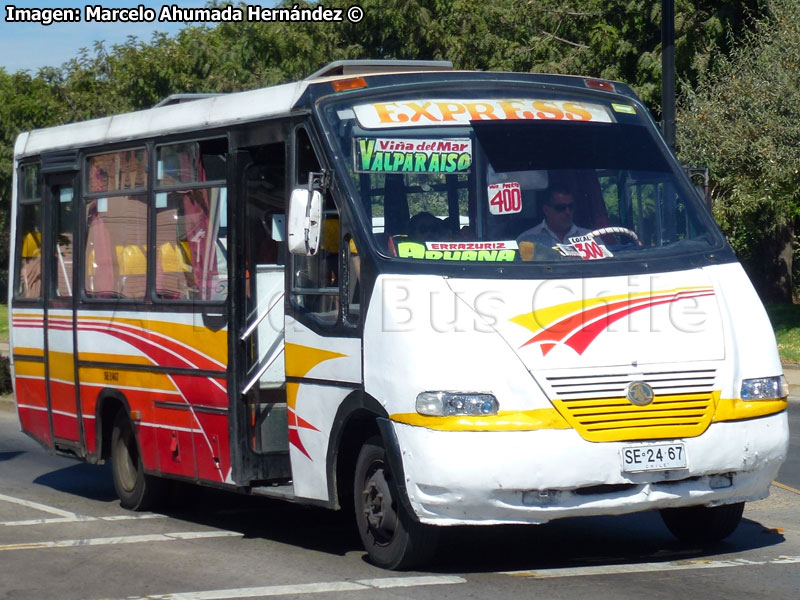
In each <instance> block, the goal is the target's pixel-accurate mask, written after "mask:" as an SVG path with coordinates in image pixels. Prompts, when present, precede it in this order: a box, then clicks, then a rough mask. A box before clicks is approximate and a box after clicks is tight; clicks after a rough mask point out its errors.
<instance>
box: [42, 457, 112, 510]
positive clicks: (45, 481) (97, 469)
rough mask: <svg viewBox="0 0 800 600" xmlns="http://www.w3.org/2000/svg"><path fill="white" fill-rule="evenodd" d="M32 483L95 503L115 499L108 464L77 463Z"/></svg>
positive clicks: (47, 474)
mask: <svg viewBox="0 0 800 600" xmlns="http://www.w3.org/2000/svg"><path fill="white" fill-rule="evenodd" d="M33 483H35V484H37V485H44V486H47V487H49V488H52V489H54V490H57V491H59V492H64V493H66V494H73V495H75V496H81V497H83V498H87V499H89V500H95V501H97V502H111V501H114V500H116V499H117V493H116V492H115V491H114V483H113V480H112V479H111V465H110V464H106V465H89V464H86V463H79V464H75V465H72V466H69V467H65V468H63V469H58V470H56V471H50V472H49V473H45V474H44V475H40V476H39V477H37V478H36V479H34V480H33Z"/></svg>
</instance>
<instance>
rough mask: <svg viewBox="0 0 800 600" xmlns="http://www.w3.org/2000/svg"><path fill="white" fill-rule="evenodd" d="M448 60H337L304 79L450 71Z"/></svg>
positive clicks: (451, 68)
mask: <svg viewBox="0 0 800 600" xmlns="http://www.w3.org/2000/svg"><path fill="white" fill-rule="evenodd" d="M452 70H453V63H451V62H450V61H449V60H377V59H370V60H337V61H334V62H332V63H330V64H328V65H326V66H324V67H322V68H321V69H320V70H319V71H315V72H314V73H312V74H311V75H309V76H308V77H306V78H305V80H304V81H311V80H312V79H322V78H323V77H336V76H337V75H370V74H373V73H413V72H415V71H452Z"/></svg>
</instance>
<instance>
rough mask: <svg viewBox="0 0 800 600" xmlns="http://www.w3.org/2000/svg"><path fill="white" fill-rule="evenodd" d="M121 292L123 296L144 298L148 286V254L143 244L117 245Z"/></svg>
mask: <svg viewBox="0 0 800 600" xmlns="http://www.w3.org/2000/svg"><path fill="white" fill-rule="evenodd" d="M116 251H117V264H118V265H119V281H118V285H119V292H120V294H121V295H122V297H123V298H143V297H144V293H145V288H146V286H147V256H146V255H145V251H144V249H143V247H142V246H139V245H137V244H128V245H127V246H117V248H116Z"/></svg>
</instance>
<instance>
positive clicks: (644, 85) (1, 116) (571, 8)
mask: <svg viewBox="0 0 800 600" xmlns="http://www.w3.org/2000/svg"><path fill="white" fill-rule="evenodd" d="M223 4H225V2H222V1H221V0H214V1H212V2H209V3H208V5H209V6H215V5H216V6H221V5H223ZM244 4H245V3H244V2H239V3H238V5H239V6H243V5H244ZM325 4H326V5H327V6H332V7H340V8H347V7H349V6H350V5H352V0H330V1H329V2H326V3H325ZM283 5H285V6H287V7H290V8H291V7H292V6H294V5H297V6H298V7H300V8H303V7H308V6H314V3H310V2H305V1H302V0H300V1H298V2H294V1H289V0H287V1H285V2H283ZM360 5H361V6H362V8H363V9H364V15H365V16H364V19H363V20H362V21H361V22H359V23H348V22H344V23H313V22H285V23H281V22H241V23H222V24H219V25H217V26H215V27H209V26H200V27H196V26H188V27H185V28H184V29H182V30H181V31H180V32H179V33H178V34H177V35H175V36H173V37H169V36H166V35H163V34H155V35H154V36H153V37H152V38H151V39H150V41H149V42H145V41H141V40H139V39H137V38H135V37H130V38H128V39H127V40H126V41H125V42H124V43H123V44H119V45H114V46H111V47H110V48H109V47H107V46H106V45H105V44H104V43H103V42H102V41H98V42H96V43H95V44H94V46H93V48H91V49H85V50H83V51H81V52H80V53H79V54H78V55H77V56H76V57H73V58H70V59H69V60H67V62H65V63H64V64H62V65H61V66H54V67H48V68H45V69H42V70H40V71H39V72H38V73H37V74H36V75H30V74H27V73H16V74H8V73H6V72H5V71H3V70H2V69H0V231H5V232H7V231H8V223H7V214H8V201H9V197H10V189H11V164H12V163H11V161H12V149H13V145H14V139H15V138H16V136H17V134H18V133H19V132H21V131H26V130H30V129H34V128H39V127H47V126H50V125H56V124H60V123H67V122H73V121H79V120H85V119H91V118H96V117H101V116H105V115H109V114H114V113H119V112H124V111H130V110H139V109H143V108H147V107H150V106H152V105H153V104H155V103H156V102H158V101H160V100H161V99H163V98H165V97H166V96H168V95H169V94H173V93H180V92H183V93H188V92H232V91H239V90H246V89H253V88H257V87H263V86H267V85H273V84H277V83H283V82H287V81H292V80H297V79H301V78H303V77H305V76H307V75H309V74H310V73H312V72H314V71H315V70H317V69H319V68H320V67H322V66H324V65H325V64H327V63H329V62H331V61H334V60H338V59H352V58H401V59H449V60H451V61H453V63H454V65H455V67H456V68H459V69H481V70H505V71H522V72H533V71H535V72H550V73H572V74H583V75H590V76H596V77H604V78H609V79H616V80H621V81H625V82H627V83H629V84H631V85H632V86H633V87H634V89H636V90H637V92H639V93H640V95H641V96H642V98H643V99H644V101H645V102H646V103H647V104H648V105H649V106H650V107H651V109H653V111H654V112H655V113H658V111H659V105H660V82H661V48H660V44H661V38H660V20H661V14H660V3H659V2H652V1H648V0H572V1H570V0H505V1H503V2H494V3H492V2H486V1H485V0H362V2H361V3H360ZM761 11H762V7H761V3H760V0H725V1H722V2H712V1H710V0H677V1H676V18H675V29H676V46H675V48H676V64H677V69H678V75H679V77H680V80H679V87H683V88H684V89H686V90H689V89H690V87H691V86H692V85H693V83H694V82H695V81H696V80H697V79H698V77H699V76H700V75H701V74H702V73H704V72H705V71H706V70H707V69H709V68H711V67H713V66H714V65H715V61H717V60H718V56H722V57H724V56H725V54H724V51H726V50H727V49H728V48H729V46H730V39H732V38H729V36H728V32H732V34H733V36H734V37H735V36H739V35H740V34H741V31H742V30H743V28H744V27H745V25H746V23H747V21H746V15H748V14H750V13H752V14H753V15H760V14H761ZM717 49H719V50H722V51H723V53H722V54H719V55H718V54H717V53H716V52H715V50H717ZM0 247H2V248H3V250H2V251H0V265H4V264H6V262H7V261H6V260H5V257H4V256H2V252H6V251H7V243H3V240H0ZM0 268H1V267H0ZM2 290H3V291H2V292H0V294H2V293H4V290H5V286H3V288H2Z"/></svg>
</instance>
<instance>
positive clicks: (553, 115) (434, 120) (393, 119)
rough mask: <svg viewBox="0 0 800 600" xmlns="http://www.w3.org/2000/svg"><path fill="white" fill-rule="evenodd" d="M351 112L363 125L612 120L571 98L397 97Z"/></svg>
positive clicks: (604, 112)
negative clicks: (422, 98) (463, 98)
mask: <svg viewBox="0 0 800 600" xmlns="http://www.w3.org/2000/svg"><path fill="white" fill-rule="evenodd" d="M353 112H354V113H355V115H356V119H358V122H359V124H360V125H361V126H362V127H364V128H365V129H382V128H389V127H424V126H428V125H466V124H468V123H469V122H470V121H501V120H503V121H509V120H548V121H591V122H595V123H611V122H613V121H612V119H611V115H610V112H609V111H608V110H606V108H605V107H604V106H602V105H600V104H590V103H587V102H574V101H571V100H535V99H509V100H448V99H441V100H440V99H431V100H401V101H397V102H375V103H372V104H361V105H358V106H355V107H353Z"/></svg>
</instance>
